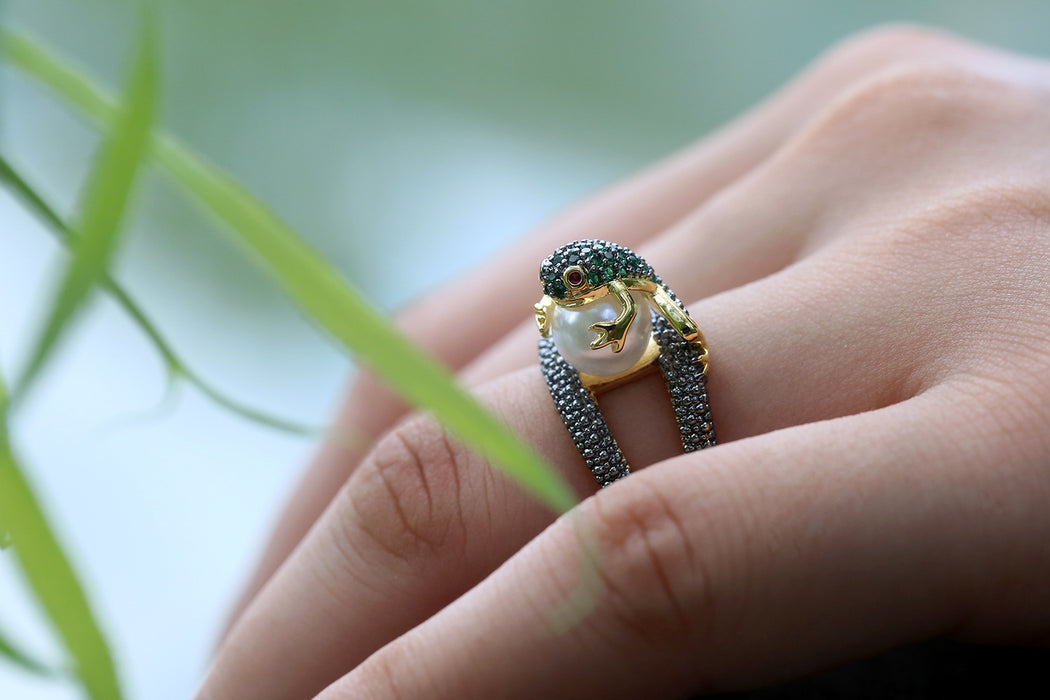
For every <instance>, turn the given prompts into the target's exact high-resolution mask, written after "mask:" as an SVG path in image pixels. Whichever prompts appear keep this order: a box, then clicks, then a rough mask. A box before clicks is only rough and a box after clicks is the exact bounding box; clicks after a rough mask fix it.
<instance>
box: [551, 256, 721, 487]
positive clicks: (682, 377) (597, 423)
mask: <svg viewBox="0 0 1050 700" xmlns="http://www.w3.org/2000/svg"><path fill="white" fill-rule="evenodd" d="M540 283H541V284H542V285H543V298H542V299H541V300H540V301H539V303H537V304H536V306H535V311H536V325H537V326H538V327H539V331H540V336H541V337H540V341H539V354H540V367H541V368H542V369H543V376H544V378H545V379H546V380H547V388H548V389H550V393H551V398H552V399H553V400H554V405H555V406H556V407H557V409H558V413H559V414H561V419H562V422H563V423H565V427H566V428H568V430H569V434H570V435H571V436H572V441H573V443H575V445H576V449H577V450H579V451H580V454H581V455H582V456H583V459H584V461H586V462H587V466H588V467H589V468H590V470H591V473H592V474H594V477H595V478H596V479H597V480H598V483H599V484H600V485H601V486H602V487H603V488H604V487H605V486H608V485H609V484H611V483H612V482H614V481H616V480H617V479H621V478H623V477H625V476H627V475H628V474H630V472H631V469H630V467H629V466H628V464H627V460H626V459H625V458H624V456H623V452H621V451H620V446H619V445H618V444H616V440H615V439H614V438H613V436H612V434H611V433H610V431H609V426H608V424H606V422H605V418H604V417H603V416H602V412H601V409H599V408H598V401H597V398H596V396H597V394H598V393H600V392H602V391H604V390H607V389H611V388H613V387H616V386H620V385H622V384H624V383H627V382H629V381H631V380H633V379H636V378H638V377H639V376H641V375H643V374H645V373H648V372H650V371H653V369H654V368H655V367H656V366H659V368H660V371H661V373H662V374H663V377H664V383H665V384H666V385H667V392H668V394H669V395H670V398H671V403H672V405H673V407H674V414H675V420H676V421H677V423H678V431H679V433H680V434H681V436H682V448H683V449H684V450H685V451H686V452H692V451H694V450H699V449H702V448H704V447H710V446H711V445H714V444H715V428H714V423H713V422H712V420H711V407H710V405H709V403H708V399H707V368H708V351H707V344H706V342H705V340H704V335H703V332H701V330H700V327H699V326H698V325H697V324H696V322H695V321H693V319H692V318H691V317H690V316H689V312H688V311H687V310H686V308H685V306H684V305H683V304H682V302H681V301H679V300H678V297H676V296H675V295H674V292H672V291H671V290H670V289H668V288H667V287H666V286H664V283H663V281H662V280H661V279H660V277H659V276H658V275H657V274H656V273H655V272H653V268H652V267H650V266H649V264H648V263H647V262H645V260H643V259H642V258H641V257H639V256H637V255H635V254H634V253H633V252H631V251H630V250H629V249H627V248H625V247H623V246H621V245H618V244H616V243H610V242H608V241H600V240H583V241H576V242H574V243H570V244H568V245H565V246H562V247H561V248H558V249H557V250H556V251H554V253H553V254H552V255H551V256H550V257H548V258H546V259H545V260H544V261H543V263H542V264H541V265H540ZM646 311H648V312H649V313H645V312H646Z"/></svg>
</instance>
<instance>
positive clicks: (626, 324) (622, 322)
mask: <svg viewBox="0 0 1050 700" xmlns="http://www.w3.org/2000/svg"><path fill="white" fill-rule="evenodd" d="M609 292H610V293H611V294H612V295H613V296H615V297H616V298H617V299H618V300H619V301H620V306H621V309H620V313H619V314H617V316H616V318H614V319H613V320H611V321H599V322H598V323H595V324H593V325H591V326H590V330H592V331H594V332H595V333H596V334H597V337H596V338H595V339H594V340H592V341H591V350H599V349H601V348H604V347H605V346H606V345H612V346H613V352H620V351H621V350H623V340H624V338H625V337H626V336H627V331H628V330H630V328H631V323H633V322H634V317H635V314H637V313H638V307H637V306H635V303H634V298H633V297H632V296H631V293H630V291H628V289H627V287H626V285H624V283H623V282H621V281H620V280H613V281H612V282H610V283H609Z"/></svg>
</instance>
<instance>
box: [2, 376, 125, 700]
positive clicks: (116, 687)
mask: <svg viewBox="0 0 1050 700" xmlns="http://www.w3.org/2000/svg"><path fill="white" fill-rule="evenodd" d="M8 405H9V404H8V401H7V395H6V392H5V390H4V384H3V379H2V378H0V519H2V524H3V527H4V528H6V529H7V530H9V531H10V532H11V538H12V540H13V544H12V550H13V551H14V553H15V556H16V557H17V559H18V563H19V565H20V566H21V568H22V572H23V574H24V575H25V577H26V579H27V580H28V581H29V585H30V586H31V587H32V589H33V592H34V593H35V594H36V597H37V599H38V600H39V601H40V604H41V605H42V606H43V608H44V610H45V611H46V612H47V615H48V617H49V618H50V619H51V623H52V624H53V625H54V626H55V628H56V629H57V630H58V633H59V635H60V636H61V637H62V640H63V641H64V642H65V645H66V648H67V649H68V650H69V654H70V656H71V657H72V658H73V661H74V672H75V673H76V675H77V676H78V677H79V678H80V681H81V683H82V684H83V686H84V689H85V690H86V691H87V694H88V696H89V697H90V698H92V699H93V700H119V698H121V697H122V695H121V691H120V684H119V682H118V681H117V673H116V667H115V665H114V663H113V656H112V655H111V654H110V651H109V645H108V644H107V643H106V639H105V637H103V635H102V632H101V630H100V629H99V626H98V622H97V621H96V619H95V616H94V614H93V613H92V611H91V606H90V605H89V604H88V600H87V596H85V595H84V589H83V587H82V586H81V585H80V582H79V581H78V580H77V576H76V573H75V572H74V571H73V567H72V566H71V565H70V563H69V560H68V558H67V557H66V555H65V553H64V552H63V551H62V546H61V545H60V544H59V542H58V539H57V538H56V537H55V535H54V533H53V532H52V531H51V527H50V525H48V522H47V518H46V517H45V515H44V512H43V510H42V509H41V507H40V505H39V501H38V500H37V497H36V494H35V493H34V492H33V489H32V487H31V486H30V485H29V482H28V480H27V479H26V477H25V472H24V471H23V469H22V468H21V466H20V465H19V463H18V460H17V459H16V457H15V454H14V452H13V450H12V449H11V443H10V440H9V437H8V432H7V414H6V408H7V406H8Z"/></svg>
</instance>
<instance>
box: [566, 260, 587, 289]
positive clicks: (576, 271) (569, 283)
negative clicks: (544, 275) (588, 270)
mask: <svg viewBox="0 0 1050 700" xmlns="http://www.w3.org/2000/svg"><path fill="white" fill-rule="evenodd" d="M561 278H562V279H563V280H564V281H565V286H566V287H568V288H569V289H579V288H580V287H582V286H583V285H584V283H586V282H587V275H585V274H583V268H582V267H580V266H579V265H573V266H571V267H568V268H566V269H565V272H563V273H562V275H561Z"/></svg>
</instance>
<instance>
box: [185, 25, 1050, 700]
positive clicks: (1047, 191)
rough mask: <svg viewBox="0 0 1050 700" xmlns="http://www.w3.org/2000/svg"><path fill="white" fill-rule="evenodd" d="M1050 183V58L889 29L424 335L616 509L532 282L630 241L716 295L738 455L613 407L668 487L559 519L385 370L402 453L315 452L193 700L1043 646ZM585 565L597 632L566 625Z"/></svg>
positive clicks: (375, 391)
mask: <svg viewBox="0 0 1050 700" xmlns="http://www.w3.org/2000/svg"><path fill="white" fill-rule="evenodd" d="M1048 164H1050V65H1048V64H1047V63H1044V62H1042V61H1037V60H1033V59H1030V58H1024V57H1020V56H1016V55H1011V54H1007V53H1004V52H1000V51H996V50H993V49H990V48H987V47H982V46H978V45H974V44H971V43H968V42H965V41H962V40H959V39H956V38H953V37H950V36H946V35H942V34H939V33H934V32H930V31H926V30H918V29H907V28H889V29H881V30H877V31H874V32H870V33H868V34H865V35H862V36H859V37H856V38H852V39H850V40H848V41H846V42H845V43H843V44H842V45H840V46H838V47H835V48H834V49H832V50H831V51H830V52H829V53H828V54H827V55H826V56H825V57H823V58H822V59H820V60H819V61H818V62H817V63H816V64H815V65H814V66H813V67H812V68H810V69H809V70H807V71H806V72H805V73H804V74H803V75H802V76H801V77H799V78H798V79H797V80H796V81H794V82H793V83H791V84H790V85H788V86H787V87H786V88H785V89H784V90H782V91H781V92H780V93H778V94H776V95H774V96H773V97H772V98H771V99H770V100H768V101H767V102H766V103H765V104H763V105H760V106H759V107H758V108H757V109H756V110H755V111H753V112H752V113H751V114H749V115H747V116H745V117H744V118H742V119H741V120H739V121H737V122H735V123H733V124H731V125H730V126H729V127H727V128H726V129H724V130H723V131H722V132H720V133H718V134H716V135H715V136H713V137H712V138H710V139H709V140H706V141H704V142H702V143H700V144H699V145H698V146H695V147H693V148H691V149H689V150H687V151H686V152H684V153H682V154H680V155H678V156H676V157H675V158H673V159H671V160H670V161H668V162H666V163H664V164H662V165H660V166H659V167H657V168H655V169H653V170H651V171H648V172H646V173H643V174H642V175H640V176H639V177H637V178H635V179H634V180H632V181H630V182H628V183H626V184H624V185H621V186H619V187H616V188H614V189H613V190H611V191H610V192H608V193H606V194H604V195H603V196H601V197H600V198H598V199H597V200H596V201H594V202H592V203H590V204H588V205H585V206H583V207H582V208H580V209H577V210H575V211H573V212H570V213H569V215H567V216H566V217H565V218H564V219H562V220H561V221H559V222H556V223H555V224H553V225H551V226H550V227H548V228H547V229H546V230H544V231H541V232H540V233H539V234H537V235H536V236H535V237H533V238H531V239H529V240H527V241H525V242H523V243H521V244H520V245H519V246H517V248H515V249H514V250H512V251H510V252H509V253H508V254H507V255H505V256H503V257H501V258H499V259H497V260H495V261H493V262H492V263H490V264H488V265H485V266H483V267H482V269H480V270H479V271H477V272H476V273H474V274H472V275H471V276H470V283H469V284H464V283H453V284H452V285H450V286H449V287H448V288H447V289H445V290H443V291H442V292H441V293H440V294H439V295H435V296H434V298H433V300H425V301H423V302H422V303H420V304H419V305H418V306H416V307H415V308H414V309H412V310H410V311H408V312H407V313H406V315H405V317H404V318H403V321H404V325H405V327H406V328H408V329H411V330H412V331H413V332H414V333H415V334H417V337H418V338H420V339H421V340H422V339H425V340H424V342H425V344H426V345H427V346H428V347H429V349H430V350H431V351H433V352H435V353H437V354H438V355H439V356H440V357H442V358H443V359H444V360H445V361H446V362H448V363H450V364H451V365H453V366H455V367H456V368H458V369H460V370H461V376H462V377H463V380H464V381H466V382H468V383H471V384H474V385H477V392H478V394H479V395H480V396H481V397H482V398H483V399H484V400H486V401H487V403H488V405H489V406H491V407H492V409H493V410H495V411H496V412H498V413H499V414H500V415H502V417H503V418H504V419H505V420H506V421H508V423H509V424H510V425H512V426H513V427H514V428H516V429H517V431H518V432H519V433H520V434H521V435H522V436H523V437H525V438H526V439H527V440H529V441H531V442H532V443H533V444H535V445H537V446H538V448H539V449H540V450H542V452H543V454H544V455H545V457H546V458H547V459H548V460H549V461H550V463H552V464H554V465H557V466H558V467H559V468H560V469H561V470H562V471H563V472H564V474H565V476H566V478H568V479H569V480H570V481H571V483H572V484H573V485H574V487H575V488H576V489H577V491H578V492H579V493H580V495H581V496H587V495H589V494H592V493H593V492H594V488H595V485H594V483H593V479H592V477H591V475H590V474H589V473H588V472H587V470H586V468H585V466H584V464H583V461H582V459H581V458H580V456H579V454H578V453H577V452H576V451H575V448H574V447H573V445H572V443H571V441H570V439H569V436H568V434H567V432H566V431H565V428H564V427H563V426H562V425H561V423H560V421H559V419H558V415H557V413H556V412H555V410H554V406H553V405H552V403H551V400H550V397H549V396H548V393H547V389H546V387H545V385H544V383H543V379H542V376H541V374H540V372H539V369H538V368H537V367H536V360H535V346H536V335H535V333H536V331H535V328H534V324H533V322H532V321H531V320H528V317H529V315H530V313H531V310H532V304H533V302H535V301H536V299H537V298H538V297H539V291H538V286H537V284H536V282H535V277H536V267H537V265H538V264H539V261H540V260H541V259H542V258H543V257H544V256H545V255H547V254H548V253H549V252H550V251H552V250H553V249H554V248H556V247H557V246H559V245H561V244H563V243H565V242H568V241H571V240H574V239H577V238H588V237H592V238H605V239H608V240H613V241H617V242H620V243H623V244H625V245H628V246H630V247H632V248H634V249H635V250H636V251H637V252H638V253H639V254H641V255H642V256H643V257H645V258H646V260H647V261H648V262H649V263H651V264H652V266H653V268H654V269H655V270H657V271H658V272H659V273H660V275H661V276H662V277H663V278H664V280H666V281H667V282H668V283H669V284H670V286H671V287H672V288H673V289H675V291H676V292H677V293H678V294H679V296H680V297H681V298H683V299H686V300H693V301H695V303H693V304H691V306H690V310H691V312H692V314H693V317H694V318H695V319H697V320H698V321H699V322H700V324H701V325H702V326H703V329H704V332H705V335H706V337H707V340H708V345H709V346H710V348H711V374H710V381H709V387H710V395H711V402H712V411H713V412H714V414H715V420H716V425H717V428H718V431H719V438H720V440H721V441H722V444H720V445H719V446H718V447H716V448H713V449H709V450H704V451H701V452H695V453H690V454H687V455H681V454H679V452H680V449H681V448H680V445H679V444H678V442H677V431H676V428H675V424H674V420H673V417H672V415H671V411H670V407H669V403H668V401H667V396H666V390H665V389H664V387H663V384H662V381H661V380H660V379H659V378H658V377H657V378H649V379H646V380H639V381H636V382H634V383H631V384H629V385H627V386H625V387H623V388H620V389H617V390H615V391H614V392H611V393H609V394H607V395H604V396H603V397H602V408H603V411H604V412H605V413H606V416H607V418H608V421H609V423H610V426H611V428H612V431H613V434H614V435H615V436H616V437H617V440H618V442H619V443H620V444H621V446H622V447H623V449H624V452H625V453H626V455H627V457H628V459H629V461H630V462H631V464H632V465H633V466H636V467H637V466H641V465H646V464H649V465H651V466H650V467H649V468H646V469H644V470H640V471H637V472H636V473H634V474H632V475H631V476H630V477H629V478H627V479H624V480H622V481H619V482H617V483H616V484H614V485H613V486H611V487H610V488H608V489H605V490H603V491H602V492H601V493H599V494H597V495H594V496H593V497H591V498H588V499H587V500H586V501H584V502H583V503H582V504H581V505H580V506H579V507H578V508H576V509H575V510H574V511H573V513H572V514H571V516H570V517H565V518H561V519H559V520H557V521H555V522H554V523H553V524H552V520H553V516H552V515H551V514H550V513H549V512H548V511H547V510H546V509H545V508H544V507H542V506H541V505H539V504H538V503H536V502H535V501H533V500H531V499H530V498H529V497H528V496H527V495H525V494H524V493H523V492H521V491H520V490H519V489H518V488H516V487H515V486H514V485H513V484H511V483H509V482H508V481H507V480H505V479H504V478H502V477H501V476H499V475H498V474H496V473H494V472H493V471H492V470H491V469H490V468H489V466H488V465H486V464H485V463H484V462H483V461H482V460H480V459H479V458H477V457H475V456H473V455H471V454H470V453H469V452H467V451H466V450H465V449H463V448H461V447H460V446H459V445H457V444H456V443H454V442H452V441H450V440H449V439H448V438H447V437H446V435H445V433H444V431H443V430H442V429H441V428H440V427H439V426H437V425H435V424H434V423H433V422H432V421H430V420H428V419H426V418H423V417H419V416H415V417H409V418H407V419H405V420H402V421H401V422H398V423H396V425H395V421H397V420H398V419H399V417H400V414H401V412H402V410H403V409H402V408H401V407H400V406H399V405H398V404H397V403H396V402H395V401H394V400H393V399H391V398H390V397H389V395H388V394H387V393H386V392H385V391H384V390H382V389H381V388H380V387H378V386H377V385H376V384H375V383H374V382H372V381H371V380H368V379H362V380H360V381H358V382H357V384H356V385H355V386H354V387H353V389H352V390H351V392H350V395H349V398H348V399H347V404H346V409H345V410H344V413H343V420H344V421H346V423H347V424H349V425H350V426H352V427H353V428H354V430H355V431H357V432H364V433H367V434H370V435H374V436H377V437H378V436H383V437H381V438H380V439H379V440H378V442H377V444H376V445H375V446H374V448H373V449H371V450H370V451H369V452H368V453H367V454H365V455H363V456H362V455H359V454H352V453H350V452H349V451H347V450H346V448H344V447H340V446H338V445H334V444H333V445H330V446H328V447H326V448H325V449H324V450H323V451H322V453H321V456H320V457H319V458H318V461H317V462H316V464H315V465H314V467H313V469H312V470H311V473H310V474H309V475H308V477H307V480H306V481H305V482H304V486H303V487H301V489H300V492H299V494H298V495H297V496H296V498H295V500H293V503H292V505H291V507H290V508H289V510H288V513H287V514H286V516H285V517H284V519H283V521H282V523H281V525H280V527H279V529H278V533H277V535H276V536H275V540H274V544H273V545H272V546H271V550H270V554H269V556H268V558H267V560H266V562H264V565H263V566H262V568H261V571H260V574H259V576H258V577H257V583H261V582H262V581H264V580H267V579H268V581H267V582H266V584H265V586H262V588H261V590H259V592H258V594H257V595H256V596H255V598H254V600H252V602H251V603H250V604H249V605H247V607H246V609H245V611H244V613H243V615H241V616H240V618H239V620H238V621H237V622H236V624H235V626H234V627H233V629H232V631H231V632H230V634H229V636H228V637H227V639H226V641H225V643H224V644H223V646H222V648H221V649H220V651H219V654H218V657H217V659H216V661H215V665H214V667H213V669H212V671H211V673H210V674H209V676H208V678H207V680H206V682H205V685H204V688H203V689H202V691H201V695H200V697H201V698H207V699H208V700H215V699H227V698H253V699H256V700H267V699H270V698H274V699H276V698H301V697H309V696H312V695H314V694H316V693H321V695H320V697H321V698H323V700H340V699H342V698H347V699H349V698H361V697H368V698H388V697H389V698H417V697H427V698H475V697H477V698H492V697H521V698H536V697H609V698H612V697H623V698H638V697H647V698H652V697H665V696H666V697H677V696H681V695H683V694H686V693H688V692H697V691H704V690H714V689H734V688H744V687H753V686H757V685H760V684H765V683H770V682H775V681H778V680H782V679H786V678H789V677H792V676H794V675H798V674H802V673H805V672H808V671H812V670H815V669H819V668H822V667H826V666H829V665H833V664H838V663H841V662H845V661H848V660H851V659H855V658H858V657H862V656H865V655H870V654H873V653H876V652H879V651H881V650H885V649H887V648H890V647H893V646H895V645H900V644H905V643H909V642H912V641H916V640H920V639H924V638H930V637H934V636H939V635H950V636H953V637H956V638H962V639H968V640H981V641H1010V642H1017V643H1026V642H1035V643H1045V642H1046V641H1047V639H1048V634H1047V633H1048V630H1050V587H1048V586H1047V584H1046V581H1048V580H1050V549H1048V546H1047V544H1046V543H1047V542H1050V508H1048V507H1047V505H1048V497H1050V470H1048V466H1047V465H1048V464H1050V383H1048V382H1047V381H1046V378H1047V377H1048V376H1050V283H1048V280H1050V165H1048ZM497 281H498V287H499V289H500V299H499V303H493V301H492V299H490V298H489V297H487V296H486V295H484V294H480V293H479V292H478V290H484V289H490V288H494V287H496V286H497V284H496V282H497ZM519 321H520V322H521V325H520V326H519V327H517V328H513V327H512V326H514V324H515V323H518V322H519ZM450 329H451V330H450ZM329 501H330V503H329ZM325 504H327V508H326V509H325V510H324V512H323V514H320V515H318V513H319V512H320V510H321V508H322V507H324V505H325ZM315 520H316V522H314V521H315ZM311 526H312V527H311ZM308 528H309V532H308V533H307V534H305V535H304V534H303V533H304V532H306V530H307V529H308ZM581 532H582V533H583V535H582V539H581V536H580V533H581ZM296 543H297V544H296ZM293 547H294V551H291V553H290V554H288V552H289V551H290V550H292V548H293ZM588 547H589V548H592V549H594V550H596V551H597V552H598V556H599V557H600V559H599V564H598V568H597V573H598V584H599V585H598V588H597V590H596V591H595V592H594V599H593V600H592V601H591V602H592V603H593V606H594V607H593V609H592V610H590V611H589V614H587V615H586V616H584V617H583V618H582V619H581V620H578V621H577V622H576V623H575V624H573V625H570V626H568V628H567V629H556V624H557V623H558V621H559V620H560V619H561V618H558V617H557V614H556V613H557V611H559V610H563V609H564V608H563V603H564V601H565V600H566V599H567V598H568V597H569V596H570V595H571V594H572V593H573V591H574V590H577V587H578V583H579V580H578V579H579V574H580V572H581V567H580V563H581V561H586V556H585V551H584V550H585V549H586V548H588ZM519 550H520V551H519ZM282 560H283V564H280V568H279V569H278V568H277V567H278V564H279V563H280V562H281V561H282ZM275 570H276V572H275ZM329 684H331V685H329ZM326 686H327V689H325V688H326ZM322 690H323V692H322Z"/></svg>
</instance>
